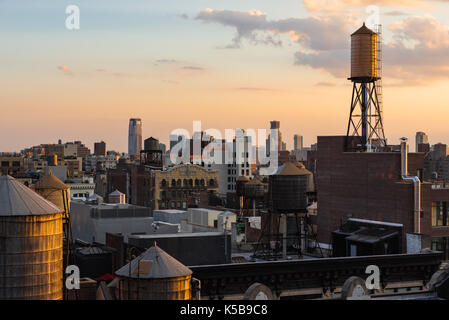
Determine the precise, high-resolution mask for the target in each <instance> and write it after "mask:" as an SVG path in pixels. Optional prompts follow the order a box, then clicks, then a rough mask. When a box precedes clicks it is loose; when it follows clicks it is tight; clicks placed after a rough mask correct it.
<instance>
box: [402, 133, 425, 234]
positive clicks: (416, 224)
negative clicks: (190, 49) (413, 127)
mask: <svg viewBox="0 0 449 320" xmlns="http://www.w3.org/2000/svg"><path fill="white" fill-rule="evenodd" d="M401 177H402V180H405V181H410V182H413V186H414V210H413V232H414V233H421V181H420V180H419V178H418V177H417V176H409V175H408V145H407V138H401Z"/></svg>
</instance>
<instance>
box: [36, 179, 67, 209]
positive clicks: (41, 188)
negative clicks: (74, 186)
mask: <svg viewBox="0 0 449 320" xmlns="http://www.w3.org/2000/svg"><path fill="white" fill-rule="evenodd" d="M34 191H36V192H37V193H38V194H39V195H41V196H42V197H43V198H45V199H47V200H48V201H50V202H52V203H53V204H55V205H56V206H57V207H59V208H60V209H62V211H63V212H64V213H65V214H66V217H68V215H69V213H70V188H69V187H68V186H67V185H66V184H65V183H63V182H62V181H61V180H59V179H58V178H57V177H56V176H54V175H53V174H52V172H51V171H49V172H48V174H47V175H45V176H43V177H42V178H41V179H39V180H38V181H37V182H36V184H35V185H34Z"/></svg>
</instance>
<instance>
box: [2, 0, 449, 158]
mask: <svg viewBox="0 0 449 320" xmlns="http://www.w3.org/2000/svg"><path fill="white" fill-rule="evenodd" d="M71 4H74V5H77V6H79V9H80V29H79V30H68V29H67V28H66V27H65V20H66V17H67V15H66V13H65V9H66V6H67V5H71ZM372 4H374V5H378V6H379V7H380V22H381V23H382V25H383V31H384V53H383V57H384V65H383V75H384V78H383V84H384V89H383V95H384V127H385V133H386V137H387V139H388V142H389V143H397V142H398V139H399V138H400V137H403V136H406V137H409V139H410V142H411V144H412V145H414V140H415V138H414V137H415V132H416V131H424V132H426V133H427V134H428V135H429V139H430V142H431V143H432V144H434V143H437V142H443V143H448V144H449V128H448V120H449V2H448V1H443V0H441V1H428V0H426V1H424V0H397V1H394V0H383V1H365V0H339V1H337V0H303V1H302V0H226V1H224V0H222V1H218V0H159V1H156V0H139V1H138V0H126V1H125V0H121V1H117V0H85V1H75V0H72V1H62V0H47V1H44V0H29V1H28V0H0V38H1V39H2V46H1V50H0V61H1V63H0V68H1V72H0V86H1V89H0V111H1V112H0V151H20V150H21V149H23V148H25V147H29V146H32V145H37V144H40V143H56V142H57V140H58V139H59V138H60V139H62V140H63V141H73V140H81V141H83V142H84V143H85V144H87V146H88V147H90V148H91V150H92V151H93V142H95V141H100V140H104V141H105V142H106V143H107V146H108V149H113V150H117V151H127V135H128V120H129V118H131V117H139V118H141V119H142V123H143V135H144V138H147V137H150V136H153V137H156V138H159V139H160V140H161V141H162V142H164V143H168V139H169V134H170V132H171V131H172V130H174V129H176V128H185V129H187V130H189V131H192V121H193V120H201V121H202V124H203V129H207V128H217V129H220V130H224V129H225V128H243V129H246V128H254V129H258V128H267V129H268V128H269V121H270V120H279V121H280V122H281V132H282V134H283V138H284V141H286V142H287V146H288V148H289V149H290V148H292V147H293V134H295V133H299V134H302V135H303V136H304V143H305V145H306V146H308V145H310V144H311V143H315V142H316V137H317V136H318V135H344V134H345V133H346V127H347V121H348V117H349V107H350V99H351V90H352V88H351V84H350V82H349V81H348V80H346V78H347V77H348V76H349V59H350V52H349V45H350V42H349V41H350V34H351V33H352V32H353V31H355V30H356V29H358V28H359V27H360V26H361V24H362V22H363V21H365V20H366V19H367V16H368V14H367V13H366V11H365V10H366V7H367V6H368V5H372ZM411 150H414V147H411Z"/></svg>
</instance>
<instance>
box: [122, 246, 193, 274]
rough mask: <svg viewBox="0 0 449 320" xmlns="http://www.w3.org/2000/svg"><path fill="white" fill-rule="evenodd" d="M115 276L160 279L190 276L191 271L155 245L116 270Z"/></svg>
mask: <svg viewBox="0 0 449 320" xmlns="http://www.w3.org/2000/svg"><path fill="white" fill-rule="evenodd" d="M130 266H131V268H130ZM130 271H131V272H130ZM115 274H116V275H118V276H120V277H127V278H129V277H131V278H140V279H162V278H178V277H185V276H188V275H191V274H192V270H190V269H189V268H187V267H186V266H185V265H183V264H182V263H181V262H179V261H178V260H176V259H175V258H173V257H172V256H170V255H169V254H168V253H167V252H165V251H164V250H162V249H161V248H159V247H158V246H156V244H155V246H153V247H151V248H149V249H148V250H147V251H145V252H144V253H142V254H141V255H140V256H138V257H137V258H135V259H134V260H132V261H131V262H130V263H128V264H126V265H124V266H123V267H121V268H120V269H118V270H117V271H116V272H115Z"/></svg>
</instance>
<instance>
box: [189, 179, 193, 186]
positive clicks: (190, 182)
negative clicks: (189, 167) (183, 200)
mask: <svg viewBox="0 0 449 320" xmlns="http://www.w3.org/2000/svg"><path fill="white" fill-rule="evenodd" d="M189 186H191V187H192V186H193V180H192V179H189Z"/></svg>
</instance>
